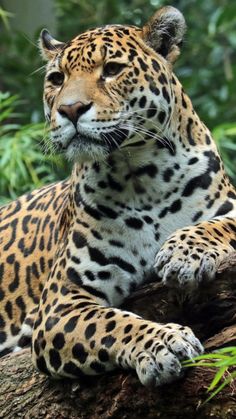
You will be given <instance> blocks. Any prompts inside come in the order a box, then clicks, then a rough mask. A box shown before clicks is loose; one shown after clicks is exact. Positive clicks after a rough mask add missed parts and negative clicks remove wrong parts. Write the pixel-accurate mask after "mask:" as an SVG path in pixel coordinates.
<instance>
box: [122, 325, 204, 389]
mask: <svg viewBox="0 0 236 419" xmlns="http://www.w3.org/2000/svg"><path fill="white" fill-rule="evenodd" d="M141 328H142V327H141ZM142 330H143V331H142V332H141V331H140V334H139V335H138V337H137V338H136V342H135V344H134V342H130V344H129V345H128V346H127V347H126V348H125V349H123V350H122V351H121V352H120V354H119V356H118V363H119V364H120V365H122V366H123V367H127V366H131V367H133V368H135V369H136V372H137V375H138V377H139V380H140V381H141V383H142V384H143V385H145V386H150V385H152V386H159V385H162V384H166V383H169V382H171V381H174V380H176V379H177V378H178V377H180V376H181V375H182V365H181V361H182V360H184V359H189V358H190V359H191V358H193V357H195V356H197V355H199V354H201V353H202V352H203V347H202V345H201V343H200V342H199V340H198V339H197V338H196V337H195V335H194V334H193V332H192V330H191V329H190V328H189V327H183V326H180V325H178V324H174V323H168V324H166V325H164V326H163V325H158V324H156V323H151V322H150V323H149V324H148V325H147V326H146V327H145V329H142Z"/></svg>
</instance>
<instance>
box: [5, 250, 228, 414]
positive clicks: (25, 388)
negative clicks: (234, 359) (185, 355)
mask: <svg viewBox="0 0 236 419" xmlns="http://www.w3.org/2000/svg"><path fill="white" fill-rule="evenodd" d="M235 284H236V253H235V254H233V255H232V256H231V257H230V258H227V259H225V261H224V263H222V264H221V266H220V269H219V271H218V274H217V277H216V279H215V281H214V283H212V284H211V285H209V286H208V287H207V288H206V287H203V286H202V287H200V288H204V290H201V291H200V292H199V294H198V295H195V298H194V301H193V300H191V299H189V298H187V297H185V298H183V295H177V296H176V295H175V297H174V296H172V295H171V294H170V291H169V290H168V289H167V288H166V287H164V286H163V285H161V284H160V283H157V282H155V283H151V284H149V285H146V286H145V287H143V288H142V289H140V290H138V291H137V292H135V293H134V294H133V295H132V296H131V297H130V298H129V299H128V300H127V301H126V304H125V305H124V307H125V308H126V309H128V310H132V311H134V312H136V313H138V314H140V315H142V316H144V317H145V318H147V319H151V320H157V321H161V322H169V321H175V322H179V323H182V324H188V325H190V326H191V327H192V328H193V330H194V331H195V333H196V334H197V336H198V337H200V338H201V339H202V341H204V344H205V348H206V350H207V351H212V350H215V349H217V348H220V347H222V346H233V345H234V346H236V286H235ZM214 373H215V370H212V369H210V368H203V367H195V368H192V369H188V370H187V372H186V375H185V376H184V377H183V378H182V379H181V380H179V381H177V382H175V383H173V384H171V385H166V386H163V387H160V388H154V389H147V388H144V387H143V386H142V385H141V384H140V383H139V381H138V379H137V378H136V376H135V374H134V373H133V372H124V371H116V372H114V373H110V374H106V375H104V376H101V377H93V378H89V379H88V380H87V382H86V383H81V382H79V381H77V380H61V381H53V380H51V379H49V378H47V377H44V376H43V375H42V374H40V373H38V372H37V371H35V369H34V368H33V366H32V364H31V360H30V351H29V350H28V349H26V350H24V351H21V352H18V353H15V354H11V355H7V356H5V357H3V358H2V359H1V360H0V380H1V381H0V382H1V384H0V418H14V419H15V418H25V419H33V418H37V419H38V418H47V419H62V418H69V419H72V418H73V419H74V418H77V419H87V418H88V419H107V418H114V419H116V418H122V419H139V418H140V419H144V418H145V419H151V418H161V419H169V418H178V419H181V418H183V419H188V418H191V419H194V418H200V419H202V418H222V419H223V418H224V419H231V418H232V419H233V418H236V380H234V381H232V382H231V384H230V385H229V386H226V387H225V388H224V390H223V391H222V392H220V393H219V394H218V395H217V396H215V397H214V398H213V399H212V400H211V401H209V402H208V403H205V404H204V403H203V402H204V401H205V400H206V398H207V397H208V394H207V387H208V386H209V384H210V382H211V380H212V378H213V377H214Z"/></svg>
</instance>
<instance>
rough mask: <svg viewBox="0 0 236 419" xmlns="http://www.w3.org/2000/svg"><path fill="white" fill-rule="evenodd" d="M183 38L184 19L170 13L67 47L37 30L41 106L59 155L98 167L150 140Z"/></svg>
mask: <svg viewBox="0 0 236 419" xmlns="http://www.w3.org/2000/svg"><path fill="white" fill-rule="evenodd" d="M184 31H185V21H184V18H183V16H182V14H181V13H180V12H179V11H178V10H176V9H175V8H173V7H170V6H169V7H164V8H162V9H160V10H159V11H158V12H157V13H156V14H155V15H154V16H153V17H152V18H151V19H150V21H149V22H148V23H147V24H146V25H145V26H144V27H143V28H142V29H141V28H138V27H134V26H122V25H108V26H105V27H102V28H98V29H92V30H89V31H87V32H85V33H83V34H82V35H79V36H77V37H76V38H74V39H73V40H72V41H70V42H67V43H62V42H59V41H56V40H55V39H54V38H52V36H51V35H50V34H49V32H48V31H47V30H43V31H42V33H41V38H40V45H41V51H42V55H43V57H44V58H45V59H47V60H48V64H47V71H46V77H45V90H44V107H45V115H46V118H47V120H48V121H49V122H50V127H51V137H52V142H53V144H55V145H56V148H57V149H58V151H62V152H65V154H66V156H67V157H68V158H69V159H72V160H76V161H85V160H88V159H90V160H91V159H92V160H101V159H104V157H105V156H107V154H110V153H111V152H113V151H114V150H116V149H117V148H119V149H123V148H125V147H133V148H134V146H135V147H138V146H139V145H143V144H147V143H148V142H150V141H155V138H158V137H159V136H160V135H161V133H163V132H164V130H165V127H166V126H167V124H168V123H169V121H170V118H171V114H172V110H173V106H174V97H173V89H172V82H171V79H172V70H171V67H172V64H173V62H174V61H175V59H176V57H177V56H178V54H179V46H180V44H181V42H182V38H183V35H184Z"/></svg>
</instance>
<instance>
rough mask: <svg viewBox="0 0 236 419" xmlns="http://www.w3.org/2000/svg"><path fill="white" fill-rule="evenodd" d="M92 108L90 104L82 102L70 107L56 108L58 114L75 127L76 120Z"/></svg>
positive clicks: (61, 106)
mask: <svg viewBox="0 0 236 419" xmlns="http://www.w3.org/2000/svg"><path fill="white" fill-rule="evenodd" d="M91 106H92V102H90V103H87V104H86V103H83V102H76V103H73V104H72V105H60V106H59V108H58V112H59V114H60V115H61V116H63V117H65V118H67V119H69V120H70V121H71V122H72V124H73V125H74V126H75V127H76V125H77V122H78V119H79V118H80V117H81V115H83V114H84V113H85V112H87V111H88V110H89V109H90V108H91Z"/></svg>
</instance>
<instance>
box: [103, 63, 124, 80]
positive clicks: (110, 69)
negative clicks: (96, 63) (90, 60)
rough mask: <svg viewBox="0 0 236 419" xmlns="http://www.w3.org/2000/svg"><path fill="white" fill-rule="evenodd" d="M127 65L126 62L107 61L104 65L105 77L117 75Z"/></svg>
mask: <svg viewBox="0 0 236 419" xmlns="http://www.w3.org/2000/svg"><path fill="white" fill-rule="evenodd" d="M125 67H126V64H122V63H116V62H115V61H110V62H109V63H106V64H105V65H104V67H103V77H112V76H116V75H117V74H119V73H120V72H121V70H123V68H125Z"/></svg>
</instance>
